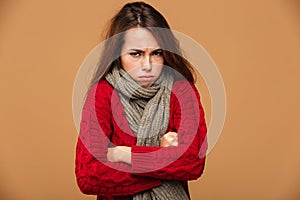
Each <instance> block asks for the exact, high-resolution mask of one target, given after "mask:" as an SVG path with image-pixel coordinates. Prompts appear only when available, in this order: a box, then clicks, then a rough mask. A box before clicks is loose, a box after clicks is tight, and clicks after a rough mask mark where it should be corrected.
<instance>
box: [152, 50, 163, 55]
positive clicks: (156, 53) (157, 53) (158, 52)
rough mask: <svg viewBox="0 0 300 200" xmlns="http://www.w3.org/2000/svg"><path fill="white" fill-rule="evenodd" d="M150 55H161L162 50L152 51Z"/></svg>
mask: <svg viewBox="0 0 300 200" xmlns="http://www.w3.org/2000/svg"><path fill="white" fill-rule="evenodd" d="M152 55H154V56H162V55H163V52H162V50H157V51H154V52H153V53H152Z"/></svg>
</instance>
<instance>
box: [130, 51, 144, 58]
mask: <svg viewBox="0 0 300 200" xmlns="http://www.w3.org/2000/svg"><path fill="white" fill-rule="evenodd" d="M129 55H131V56H132V57H135V58H136V57H139V56H140V55H141V53H140V52H131V53H129Z"/></svg>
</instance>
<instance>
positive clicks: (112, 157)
mask: <svg viewBox="0 0 300 200" xmlns="http://www.w3.org/2000/svg"><path fill="white" fill-rule="evenodd" d="M107 160H108V161H110V162H124V163H127V164H131V147H127V146H116V147H112V148H108V151H107Z"/></svg>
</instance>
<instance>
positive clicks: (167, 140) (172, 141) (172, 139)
mask: <svg viewBox="0 0 300 200" xmlns="http://www.w3.org/2000/svg"><path fill="white" fill-rule="evenodd" d="M160 146H162V147H168V146H178V136H177V133H176V132H168V133H166V134H165V135H164V136H163V137H162V138H161V139H160Z"/></svg>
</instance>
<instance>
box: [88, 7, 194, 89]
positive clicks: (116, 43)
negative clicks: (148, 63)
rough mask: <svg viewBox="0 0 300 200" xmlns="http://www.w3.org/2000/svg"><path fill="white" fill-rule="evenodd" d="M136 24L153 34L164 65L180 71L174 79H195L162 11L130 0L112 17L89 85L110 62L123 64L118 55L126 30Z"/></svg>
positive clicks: (107, 70)
mask: <svg viewBox="0 0 300 200" xmlns="http://www.w3.org/2000/svg"><path fill="white" fill-rule="evenodd" d="M138 27H141V28H145V29H147V30H148V31H150V32H151V33H152V34H153V36H154V37H155V39H156V40H157V42H158V44H159V45H160V48H161V49H162V50H163V58H164V65H166V66H169V67H171V68H173V69H174V70H175V71H177V72H178V74H180V75H178V76H177V77H175V79H176V78H178V79H179V78H180V77H182V76H183V77H184V78H185V79H187V80H188V81H190V82H192V83H194V82H195V77H194V74H195V73H194V70H193V67H192V65H191V64H190V63H189V62H188V61H187V60H186V59H185V58H183V56H182V51H181V49H180V46H179V42H178V40H177V39H176V38H175V36H174V35H173V33H172V32H171V30H170V26H169V24H168V22H167V21H166V19H165V18H164V17H163V15H162V14H161V13H159V12H158V11H157V10H156V9H155V8H153V7H152V6H151V5H149V4H146V3H144V2H133V3H127V4H126V5H124V6H123V8H121V10H120V11H119V12H118V13H117V14H116V15H115V16H114V17H113V18H112V19H111V21H110V23H109V26H108V29H107V32H106V34H105V38H104V39H105V43H104V48H103V50H102V53H101V55H100V60H99V63H98V65H97V68H96V71H95V73H94V75H93V77H92V80H91V83H90V87H91V86H92V85H94V84H95V83H97V82H98V81H99V80H101V79H103V78H104V77H105V75H106V74H107V73H108V72H110V71H111V70H112V68H113V66H116V67H120V68H121V67H122V65H121V60H120V56H121V49H122V46H123V44H124V37H125V33H126V31H127V30H129V29H132V28H138ZM170 50H171V51H170ZM175 76H176V75H175Z"/></svg>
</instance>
